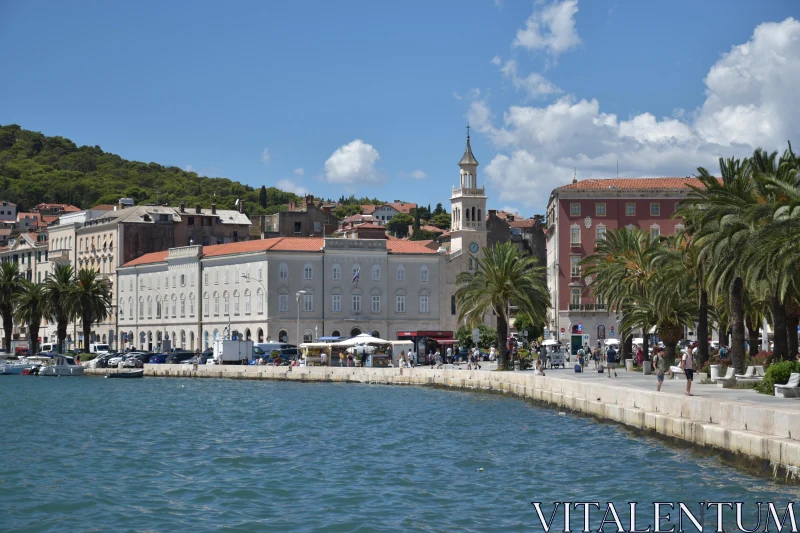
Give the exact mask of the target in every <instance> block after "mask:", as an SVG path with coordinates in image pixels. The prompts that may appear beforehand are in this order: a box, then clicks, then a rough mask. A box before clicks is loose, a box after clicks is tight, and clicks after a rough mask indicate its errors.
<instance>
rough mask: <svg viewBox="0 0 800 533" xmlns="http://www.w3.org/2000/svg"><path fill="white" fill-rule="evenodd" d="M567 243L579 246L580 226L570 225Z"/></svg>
mask: <svg viewBox="0 0 800 533" xmlns="http://www.w3.org/2000/svg"><path fill="white" fill-rule="evenodd" d="M569 243H570V244H571V245H573V246H580V244H581V228H580V226H572V227H571V228H570V229H569Z"/></svg>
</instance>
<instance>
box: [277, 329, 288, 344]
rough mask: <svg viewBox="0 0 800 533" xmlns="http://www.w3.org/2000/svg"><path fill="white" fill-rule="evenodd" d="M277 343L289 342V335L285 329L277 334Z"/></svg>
mask: <svg viewBox="0 0 800 533" xmlns="http://www.w3.org/2000/svg"><path fill="white" fill-rule="evenodd" d="M278 342H289V334H288V333H286V330H285V329H282V330H280V331H279V332H278Z"/></svg>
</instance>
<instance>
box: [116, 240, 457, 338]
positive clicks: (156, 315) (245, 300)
mask: <svg viewBox="0 0 800 533" xmlns="http://www.w3.org/2000/svg"><path fill="white" fill-rule="evenodd" d="M441 263H442V256H441V255H439V254H437V253H436V252H434V251H432V250H430V249H428V248H425V247H424V246H420V245H418V244H415V243H413V242H408V241H388V240H385V239H330V238H328V239H321V238H292V237H279V238H273V239H263V240H258V241H246V242H241V243H232V244H223V245H216V246H198V245H195V246H185V247H180V248H172V249H170V250H169V251H166V252H154V253H151V254H146V255H144V256H142V257H140V258H138V259H135V260H133V261H131V262H129V263H127V264H126V265H123V266H121V267H118V268H117V281H118V288H119V291H118V301H117V306H118V310H119V312H118V318H119V321H118V330H119V332H120V335H121V341H120V346H125V347H127V346H130V347H135V348H139V349H145V350H155V349H158V348H159V346H161V345H162V342H163V340H164V339H170V341H171V345H172V346H173V347H179V348H184V349H187V350H203V349H206V348H209V347H210V346H211V345H212V343H213V340H214V338H215V337H216V336H219V337H220V338H231V337H233V336H236V337H237V338H243V339H251V340H253V341H255V342H266V341H268V340H272V341H283V342H289V343H292V344H297V343H300V342H309V341H312V340H314V339H316V338H318V337H321V336H340V335H347V336H349V335H354V334H358V333H371V334H373V335H376V336H379V337H383V338H389V339H395V338H397V332H398V331H404V330H436V329H438V328H439V323H440V310H439V278H440V268H441V267H440V265H441Z"/></svg>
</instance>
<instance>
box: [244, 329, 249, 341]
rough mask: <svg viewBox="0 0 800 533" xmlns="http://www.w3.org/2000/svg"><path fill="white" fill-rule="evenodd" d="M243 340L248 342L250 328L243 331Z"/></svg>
mask: <svg viewBox="0 0 800 533" xmlns="http://www.w3.org/2000/svg"><path fill="white" fill-rule="evenodd" d="M244 340H246V341H249V340H250V328H247V329H246V330H244Z"/></svg>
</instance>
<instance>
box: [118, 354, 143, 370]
mask: <svg viewBox="0 0 800 533" xmlns="http://www.w3.org/2000/svg"><path fill="white" fill-rule="evenodd" d="M143 366H144V363H142V362H141V361H140V360H139V359H137V358H136V356H135V355H129V356H128V357H126V358H125V360H124V361H123V362H122V367H123V368H142V367H143Z"/></svg>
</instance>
